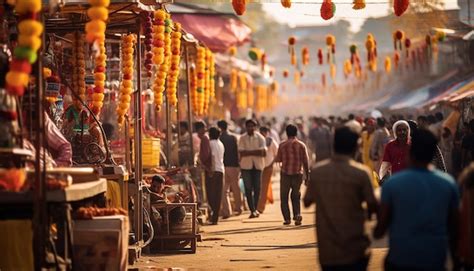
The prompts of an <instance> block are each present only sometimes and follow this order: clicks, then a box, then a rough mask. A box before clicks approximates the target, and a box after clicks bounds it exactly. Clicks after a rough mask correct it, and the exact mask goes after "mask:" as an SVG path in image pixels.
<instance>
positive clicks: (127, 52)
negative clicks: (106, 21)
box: [117, 35, 136, 126]
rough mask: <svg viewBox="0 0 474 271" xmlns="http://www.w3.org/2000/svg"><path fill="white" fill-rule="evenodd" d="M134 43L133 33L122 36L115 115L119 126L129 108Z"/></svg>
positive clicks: (131, 90) (131, 89)
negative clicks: (118, 89)
mask: <svg viewBox="0 0 474 271" xmlns="http://www.w3.org/2000/svg"><path fill="white" fill-rule="evenodd" d="M135 43H136V37H135V35H125V36H122V83H121V85H120V97H119V100H120V101H119V104H118V106H117V117H118V123H119V125H120V126H122V125H123V123H124V121H125V114H126V113H127V112H128V109H129V108H130V101H131V100H132V92H133V52H134V49H133V46H134V44H135Z"/></svg>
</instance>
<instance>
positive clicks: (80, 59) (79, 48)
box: [72, 32, 86, 102]
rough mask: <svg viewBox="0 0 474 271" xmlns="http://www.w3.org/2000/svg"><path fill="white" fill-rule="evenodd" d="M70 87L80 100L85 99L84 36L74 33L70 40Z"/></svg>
mask: <svg viewBox="0 0 474 271" xmlns="http://www.w3.org/2000/svg"><path fill="white" fill-rule="evenodd" d="M72 47H73V48H72V67H73V70H72V88H73V89H74V90H75V91H77V93H78V94H79V97H81V100H82V101H84V102H85V101H86V59H85V56H84V38H83V36H82V35H81V34H79V33H78V32H76V33H74V37H73V42H72Z"/></svg>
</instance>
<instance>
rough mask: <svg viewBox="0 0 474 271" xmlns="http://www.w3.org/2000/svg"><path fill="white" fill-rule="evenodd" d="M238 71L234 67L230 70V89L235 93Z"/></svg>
mask: <svg viewBox="0 0 474 271" xmlns="http://www.w3.org/2000/svg"><path fill="white" fill-rule="evenodd" d="M238 74H239V73H238V71H237V70H236V69H235V68H232V71H231V72H230V90H231V91H232V92H233V93H235V91H236V90H237V82H238V78H239V77H238Z"/></svg>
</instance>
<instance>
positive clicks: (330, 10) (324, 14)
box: [321, 0, 336, 20]
mask: <svg viewBox="0 0 474 271" xmlns="http://www.w3.org/2000/svg"><path fill="white" fill-rule="evenodd" d="M335 13H336V5H335V4H334V3H333V2H332V1H331V0H324V2H323V4H322V5H321V18H323V19H324V20H329V19H331V18H332V17H334V14H335Z"/></svg>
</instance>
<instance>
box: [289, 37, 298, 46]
mask: <svg viewBox="0 0 474 271" xmlns="http://www.w3.org/2000/svg"><path fill="white" fill-rule="evenodd" d="M295 44H296V38H295V37H294V36H291V37H289V38H288V45H289V46H293V45H295Z"/></svg>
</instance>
